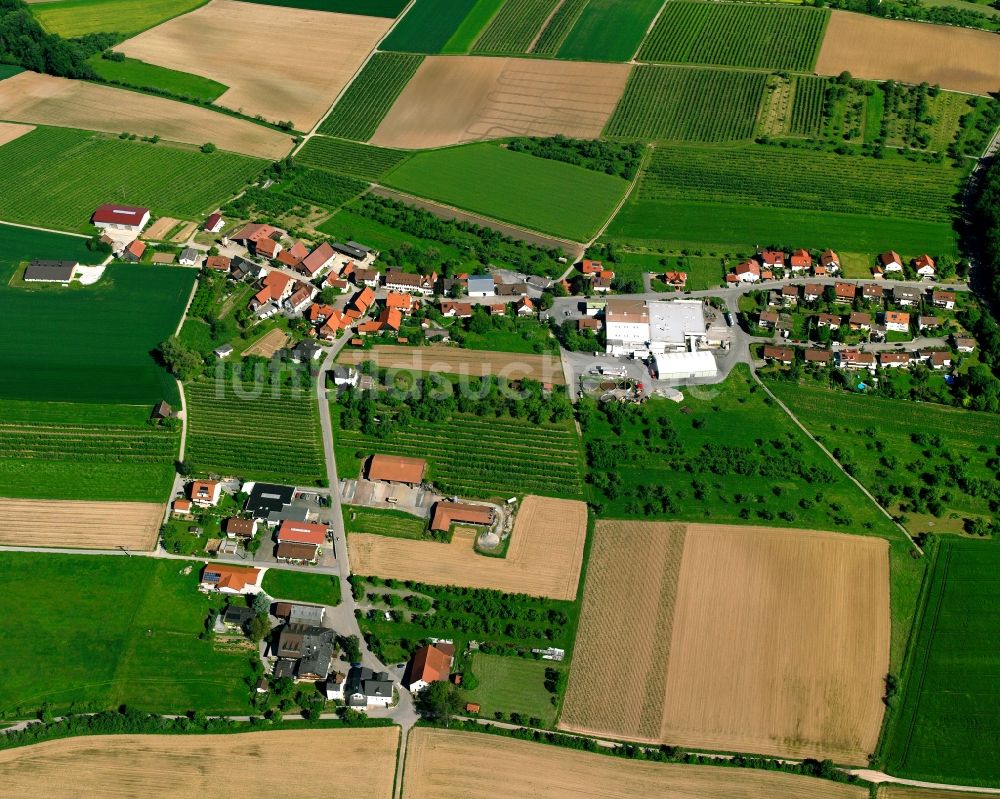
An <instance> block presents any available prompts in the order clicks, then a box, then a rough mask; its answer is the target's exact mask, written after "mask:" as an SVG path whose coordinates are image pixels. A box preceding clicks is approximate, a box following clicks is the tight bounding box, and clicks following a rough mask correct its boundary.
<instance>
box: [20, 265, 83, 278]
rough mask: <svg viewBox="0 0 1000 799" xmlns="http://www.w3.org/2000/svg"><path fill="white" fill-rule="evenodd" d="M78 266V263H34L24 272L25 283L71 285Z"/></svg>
mask: <svg viewBox="0 0 1000 799" xmlns="http://www.w3.org/2000/svg"><path fill="white" fill-rule="evenodd" d="M77 266H79V264H78V263H77V262H76V261H32V262H31V263H30V264H28V266H27V268H26V269H25V270H24V282H25V283H69V282H70V281H71V280H72V279H73V273H74V272H76V268H77Z"/></svg>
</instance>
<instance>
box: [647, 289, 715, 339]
mask: <svg viewBox="0 0 1000 799" xmlns="http://www.w3.org/2000/svg"><path fill="white" fill-rule="evenodd" d="M649 335H650V341H658V342H662V343H664V344H671V345H674V346H680V345H683V344H685V343H686V342H687V340H688V339H689V338H691V337H692V336H704V335H705V310H704V307H703V306H702V304H701V301H700V300H674V301H672V302H651V303H649Z"/></svg>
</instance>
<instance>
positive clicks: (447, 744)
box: [403, 727, 868, 799]
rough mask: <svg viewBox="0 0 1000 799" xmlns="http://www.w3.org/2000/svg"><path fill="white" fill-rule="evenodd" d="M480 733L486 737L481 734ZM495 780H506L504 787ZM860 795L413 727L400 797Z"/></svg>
mask: <svg viewBox="0 0 1000 799" xmlns="http://www.w3.org/2000/svg"><path fill="white" fill-rule="evenodd" d="M484 739H485V740H484ZM498 786H503V790H502V792H500V791H498ZM498 795H502V796H511V797H514V796H516V797H535V799H639V798H640V797H643V799H645V798H646V797H656V799H763V798H765V797H766V799H865V797H867V796H868V791H866V790H864V789H863V788H858V787H856V786H852V785H841V784H839V783H835V782H830V781H829V780H818V779H815V778H812V777H800V776H798V775H795V774H782V773H780V772H774V771H754V770H751V769H734V768H719V767H717V766H682V765H676V764H665V763H643V762H638V761H634V760H631V761H630V760H623V759H618V758H614V757H610V756H608V755H601V754H596V753H591V752H579V751H576V750H572V749H560V748H559V747H556V746H547V745H545V744H536V743H529V742H527V741H516V740H513V739H510V738H497V737H492V736H491V737H486V736H484V735H481V734H477V733H472V732H457V731H455V730H434V729H427V728H424V727H416V728H414V729H413V731H412V732H411V733H410V739H409V744H408V746H407V752H406V773H405V775H404V778H403V797H404V799H494V797H496V796H498Z"/></svg>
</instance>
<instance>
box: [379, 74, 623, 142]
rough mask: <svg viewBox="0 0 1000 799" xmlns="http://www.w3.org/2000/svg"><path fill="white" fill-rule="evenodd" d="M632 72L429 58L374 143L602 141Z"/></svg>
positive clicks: (397, 102)
mask: <svg viewBox="0 0 1000 799" xmlns="http://www.w3.org/2000/svg"><path fill="white" fill-rule="evenodd" d="M630 70H631V67H630V66H629V65H628V64H596V63H578V62H572V61H558V62H557V61H543V60H530V59H518V58H472V57H462V56H455V57H444V56H430V57H428V58H425V59H424V62H423V63H422V64H421V65H420V67H419V69H417V72H416V75H414V77H413V80H411V81H410V82H409V84H408V85H407V87H406V88H405V89H404V90H403V92H402V94H400V96H399V99H398V100H397V101H396V103H395V104H394V105H393V107H392V109H391V110H390V111H389V113H388V114H387V115H386V117H385V118H384V119H383V120H382V123H381V124H380V125H379V127H378V130H376V131H375V135H374V136H373V137H372V139H371V141H372V143H373V144H378V145H380V146H383V147H402V148H408V149H419V148H424V147H444V146H447V145H449V144H460V143H462V142H470V141H480V140H484V139H496V138H500V137H503V136H553V135H555V134H558V133H561V134H563V135H566V136H574V137H577V138H583V139H595V138H597V137H598V136H600V135H601V131H602V130H603V129H604V126H605V124H607V121H608V119H609V117H610V116H611V113H612V112H613V111H614V110H615V105H616V104H617V103H618V99H619V98H620V97H621V95H622V92H623V91H624V89H625V82H626V80H627V79H628V75H629V71H630Z"/></svg>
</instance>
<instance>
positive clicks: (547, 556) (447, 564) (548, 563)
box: [348, 496, 587, 600]
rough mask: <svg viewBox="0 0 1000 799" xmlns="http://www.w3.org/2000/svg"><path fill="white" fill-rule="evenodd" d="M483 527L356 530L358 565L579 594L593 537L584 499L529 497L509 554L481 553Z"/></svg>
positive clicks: (444, 581)
mask: <svg viewBox="0 0 1000 799" xmlns="http://www.w3.org/2000/svg"><path fill="white" fill-rule="evenodd" d="M478 532H479V531H478V530H471V529H469V528H459V529H457V530H456V531H455V534H454V536H453V537H452V541H451V543H450V544H439V543H434V542H430V541H412V540H407V539H402V538H388V537H386V536H381V535H368V534H365V533H353V534H351V535H350V536H349V537H348V549H349V551H350V558H351V565H352V570H353V571H354V572H355V573H356V574H364V575H375V576H378V577H392V578H395V579H397V580H415V581H417V582H422V583H430V584H436V585H461V586H468V587H469V588H493V589H495V590H497V591H503V592H504V593H509V594H517V593H523V594H529V595H531V596H546V597H551V598H552V599H569V600H572V599H575V598H576V588H577V583H578V582H579V579H580V565H581V563H582V562H583V546H584V542H585V540H586V537H587V506H586V505H585V504H584V503H582V502H577V501H574V500H568V499H552V498H549V497H534V496H529V497H525V499H524V502H522V503H521V509H520V511H519V512H518V515H517V519H516V521H515V523H514V532H513V533H512V539H511V542H510V548H509V549H508V550H507V557H505V558H492V557H486V556H484V555H478V554H476V553H475V552H474V551H473V548H472V545H473V541H474V539H475V536H476V535H478Z"/></svg>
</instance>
